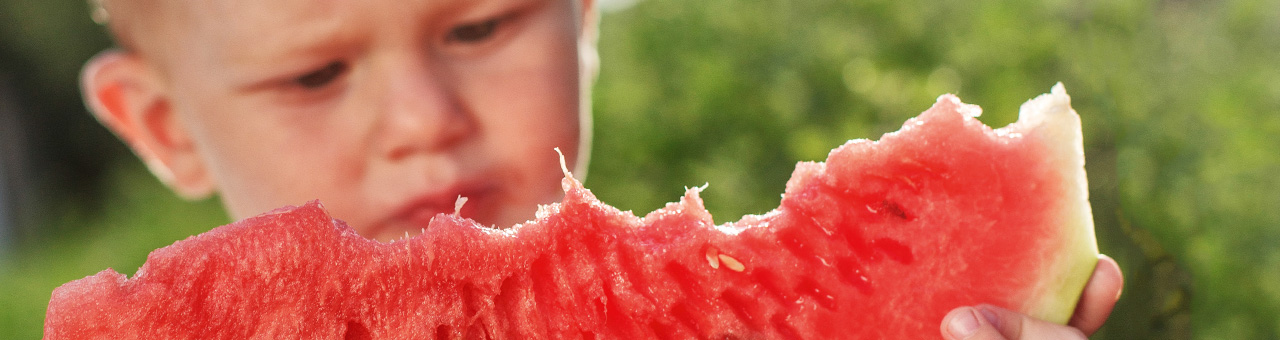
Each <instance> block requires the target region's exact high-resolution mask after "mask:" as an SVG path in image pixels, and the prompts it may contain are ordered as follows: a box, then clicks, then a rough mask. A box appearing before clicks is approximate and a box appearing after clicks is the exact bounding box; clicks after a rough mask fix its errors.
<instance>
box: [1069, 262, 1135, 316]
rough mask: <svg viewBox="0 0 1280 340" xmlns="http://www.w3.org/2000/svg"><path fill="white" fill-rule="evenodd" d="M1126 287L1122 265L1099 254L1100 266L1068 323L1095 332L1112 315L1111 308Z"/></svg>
mask: <svg viewBox="0 0 1280 340" xmlns="http://www.w3.org/2000/svg"><path fill="white" fill-rule="evenodd" d="M1123 288H1124V275H1123V274H1121V273H1120V265H1118V264H1116V260H1113V259H1111V258H1110V257H1108V256H1106V255H1098V266H1097V267H1096V268H1094V270H1093V276H1091V277H1089V283H1088V284H1086V285H1085V286H1084V293H1083V294H1081V295H1080V302H1079V304H1077V305H1076V311H1075V314H1072V315H1071V321H1069V322H1067V324H1068V325H1071V326H1072V327H1075V328H1078V329H1080V330H1081V331H1082V332H1084V334H1093V333H1094V332H1097V331H1098V328H1101V327H1102V324H1103V323H1104V322H1106V321H1107V317H1108V316H1110V315H1111V309H1112V308H1114V307H1115V306H1116V301H1117V300H1119V299H1120V292H1121V290H1122V289H1123Z"/></svg>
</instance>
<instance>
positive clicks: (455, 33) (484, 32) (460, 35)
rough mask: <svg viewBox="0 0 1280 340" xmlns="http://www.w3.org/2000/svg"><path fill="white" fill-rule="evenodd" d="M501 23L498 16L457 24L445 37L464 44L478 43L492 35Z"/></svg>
mask: <svg viewBox="0 0 1280 340" xmlns="http://www.w3.org/2000/svg"><path fill="white" fill-rule="evenodd" d="M501 23H502V21H501V19H500V18H498V19H489V20H485V21H482V22H477V23H471V24H465V25H461V26H457V27H454V28H453V29H452V30H449V35H448V36H446V37H445V40H448V41H451V42H460V43H464V44H465V43H478V42H481V41H484V40H486V39H489V38H490V37H492V36H493V32H494V31H496V30H497V28H498V25H499V24H501Z"/></svg>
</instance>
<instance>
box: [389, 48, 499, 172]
mask: <svg viewBox="0 0 1280 340" xmlns="http://www.w3.org/2000/svg"><path fill="white" fill-rule="evenodd" d="M403 71H404V72H401V73H399V74H392V75H390V77H391V78H392V79H393V81H391V82H390V85H391V86H389V88H388V89H387V94H386V95H387V96H388V97H387V106H386V111H385V115H383V124H382V125H383V129H381V130H382V132H383V136H381V138H382V139H384V141H385V142H386V143H387V148H386V150H387V151H386V152H387V155H388V157H390V158H391V159H393V160H394V159H401V158H404V157H407V156H409V155H412V154H414V153H423V152H425V153H431V152H438V151H441V150H445V149H448V148H450V147H453V146H455V145H457V144H458V143H459V142H461V141H463V140H465V139H466V138H467V137H469V136H471V135H473V134H474V133H475V132H476V128H477V126H476V120H475V117H474V115H473V113H472V112H470V108H469V107H468V105H466V103H465V102H464V101H463V99H462V98H461V97H460V96H459V93H458V91H457V88H456V86H455V85H456V82H454V81H452V80H451V79H450V77H449V76H448V75H447V74H444V72H441V71H438V70H430V69H427V68H424V69H421V70H403Z"/></svg>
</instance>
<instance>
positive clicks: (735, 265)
mask: <svg viewBox="0 0 1280 340" xmlns="http://www.w3.org/2000/svg"><path fill="white" fill-rule="evenodd" d="M718 257H719V258H720V262H722V263H724V267H725V268H729V270H732V271H735V272H739V273H741V272H742V271H743V270H745V269H747V267H746V266H743V265H742V262H739V261H738V259H735V258H733V257H730V256H729V255H725V254H720V256H718ZM712 267H717V266H712Z"/></svg>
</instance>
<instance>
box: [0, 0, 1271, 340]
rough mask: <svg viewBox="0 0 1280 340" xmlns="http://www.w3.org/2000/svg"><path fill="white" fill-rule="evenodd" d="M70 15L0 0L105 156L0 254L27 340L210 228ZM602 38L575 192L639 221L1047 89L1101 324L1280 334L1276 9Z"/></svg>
mask: <svg viewBox="0 0 1280 340" xmlns="http://www.w3.org/2000/svg"><path fill="white" fill-rule="evenodd" d="M86 12H87V10H85V8H84V5H83V2H80V1H73V0H60V1H48V2H21V1H16V2H15V1H0V19H3V20H0V21H3V22H5V23H6V25H9V27H6V29H2V30H0V52H4V53H5V54H4V55H7V56H9V57H8V58H9V59H4V60H6V64H4V65H0V66H3V68H2V69H0V71H3V72H8V73H12V74H14V76H13V77H14V78H15V79H18V80H19V81H22V85H24V86H34V87H37V88H38V89H37V90H33V93H52V94H49V95H47V97H39V98H38V99H39V100H36V101H35V102H34V103H28V105H29V106H31V107H35V108H36V109H33V110H36V111H38V110H40V109H42V108H44V109H46V110H61V111H68V112H69V113H68V112H62V113H63V114H64V115H65V116H66V117H70V118H65V121H66V122H69V123H66V124H46V125H49V126H46V128H55V129H65V130H55V132H53V134H54V135H57V136H60V137H63V138H61V139H58V140H64V139H65V140H70V142H64V143H69V144H68V145H80V146H83V147H84V148H86V149H88V150H106V151H100V152H92V153H89V154H91V155H90V156H86V155H83V153H85V152H83V151H80V152H77V151H67V150H62V152H63V153H61V154H59V155H65V157H68V158H73V159H76V160H81V162H84V161H83V159H85V157H89V158H88V159H91V160H94V161H95V162H94V163H92V164H97V165H98V166H97V167H86V168H87V169H91V170H96V171H97V173H96V174H95V175H93V176H89V177H88V178H92V179H93V180H92V181H77V182H70V183H73V184H74V185H66V184H61V185H60V184H57V183H55V184H48V185H46V186H43V187H42V188H47V189H48V190H50V193H48V194H47V195H48V197H51V198H50V199H49V201H52V202H57V203H53V204H46V205H47V207H48V209H49V210H47V213H44V214H42V216H46V217H45V218H43V219H41V220H40V221H39V227H40V230H43V231H42V232H34V233H28V234H24V235H25V236H24V238H23V241H24V242H22V243H20V244H18V245H17V247H16V250H14V251H12V252H11V253H10V254H8V255H7V256H6V257H5V259H6V260H5V261H3V263H0V287H3V289H0V305H3V306H8V307H7V308H0V335H12V336H11V337H13V338H37V337H39V334H40V326H41V323H42V321H43V315H44V306H45V304H46V303H47V301H48V296H49V292H50V291H51V290H52V289H53V288H54V287H56V286H57V285H59V284H61V283H63V282H66V281H69V280H73V279H77V278H80V277H83V276H86V275H90V274H93V273H95V272H97V271H99V270H102V269H105V268H108V267H111V268H116V269H117V270H119V271H122V272H125V273H129V274H132V272H133V271H134V270H135V268H137V267H138V266H139V265H141V263H142V262H143V261H144V259H145V255H146V254H147V253H148V252H149V251H150V250H152V249H155V248H157V247H161V246H164V245H167V244H169V243H172V242H173V241H176V240H179V239H182V238H185V237H186V236H187V235H191V234H194V233H198V232H201V231H203V230H207V229H209V228H211V227H213V226H216V225H219V224H222V223H225V222H226V217H225V216H224V215H223V213H222V211H221V208H220V207H218V205H217V203H216V202H215V201H206V202H198V203H186V202H181V201H180V200H178V199H177V198H176V197H174V196H173V195H172V194H170V193H168V192H167V191H166V190H165V189H164V188H163V187H162V186H160V185H159V184H157V183H156V181H155V180H154V179H151V178H150V177H149V176H150V175H148V174H146V172H145V170H144V169H143V167H142V166H141V165H140V164H138V162H137V161H136V160H133V159H132V158H130V156H128V155H127V154H126V153H123V152H121V151H120V150H122V149H121V148H119V143H118V142H114V141H110V136H109V135H108V134H106V133H105V132H103V131H102V130H101V129H100V128H94V127H92V126H93V124H94V123H93V122H92V120H91V119H90V118H89V117H88V116H87V115H85V114H84V113H83V112H80V111H77V110H82V109H79V108H78V105H79V104H78V98H77V97H75V96H74V93H75V87H74V86H75V70H76V68H77V67H78V66H79V64H80V63H82V62H83V61H84V60H85V59H87V58H88V56H89V55H90V54H92V53H93V52H95V51H97V50H99V49H101V48H103V47H105V44H106V43H105V41H106V40H105V38H104V37H102V35H101V32H100V31H96V30H95V29H94V28H93V27H92V24H91V23H90V22H89V19H88V16H87V14H86ZM600 48H601V56H602V62H603V69H602V73H601V76H600V79H599V82H598V84H597V86H596V94H595V111H596V129H595V137H596V138H595V149H594V152H593V161H592V164H591V171H590V177H589V178H588V180H587V183H586V184H587V186H588V187H590V188H593V190H594V191H595V192H596V193H597V195H599V196H600V198H601V199H603V200H605V201H606V202H610V203H612V204H615V205H617V206H619V207H621V208H623V209H631V210H634V211H637V212H640V213H642V212H645V211H650V210H652V209H655V208H657V207H660V206H661V205H662V203H663V202H666V201H670V200H675V199H676V198H677V197H678V195H679V194H680V193H681V192H682V188H683V187H685V186H697V185H701V184H703V183H710V188H709V189H708V190H707V191H706V192H705V194H704V198H705V199H706V201H707V205H708V207H709V208H710V209H711V210H712V212H714V213H716V214H717V216H720V218H719V220H717V222H725V221H728V220H730V219H736V216H740V215H742V214H748V213H761V212H765V211H767V210H769V209H771V208H772V207H774V206H776V205H777V203H778V201H779V193H781V192H782V188H783V186H784V184H785V182H786V179H787V178H788V176H789V174H790V172H791V169H792V168H793V166H794V164H795V162H797V161H807V160H821V159H823V158H825V155H826V152H827V151H828V150H830V149H831V148H833V147H835V146H837V145H840V144H841V143H843V142H844V141H845V140H847V139H851V138H877V137H878V136H879V135H880V134H882V133H885V132H888V131H892V130H895V129H897V127H898V126H900V124H901V123H902V122H903V121H904V120H905V119H907V118H909V117H912V116H914V115H916V114H917V113H919V112H920V111H922V110H924V109H926V108H928V107H929V105H931V104H932V103H933V100H934V99H935V98H936V97H937V96H938V95H939V94H942V93H945V92H953V93H957V94H959V95H960V96H961V97H962V98H964V99H965V100H966V101H967V102H970V103H975V104H979V105H982V106H983V107H984V109H985V114H984V115H983V117H982V119H983V120H984V121H985V122H987V123H988V124H990V125H993V126H1002V125H1004V124H1007V123H1010V122H1012V121H1013V120H1014V119H1016V112H1017V107H1018V105H1020V104H1021V103H1022V102H1023V101H1025V100H1026V99H1028V98H1032V97H1034V96H1035V95H1037V94H1039V93H1043V92H1046V91H1048V89H1049V87H1050V86H1051V85H1053V84H1054V83H1055V82H1058V81H1061V82H1063V83H1065V85H1066V87H1067V89H1068V91H1069V92H1070V93H1071V94H1072V97H1073V105H1074V106H1075V107H1076V109H1077V111H1079V112H1080V113H1081V115H1082V116H1083V119H1084V124H1085V130H1086V131H1085V138H1086V149H1087V150H1086V156H1087V168H1088V171H1089V180H1090V187H1091V188H1090V189H1091V195H1092V197H1091V200H1092V202H1093V204H1094V215H1095V219H1096V221H1097V224H1098V225H1097V228H1098V230H1097V232H1098V236H1099V240H1100V243H1101V244H1100V246H1101V248H1102V251H1103V252H1104V253H1108V254H1111V255H1112V256H1113V257H1115V258H1116V259H1117V260H1118V261H1119V262H1120V264H1121V266H1122V267H1123V268H1124V270H1125V274H1126V287H1125V292H1124V297H1123V298H1122V299H1121V300H1120V303H1119V305H1118V306H1117V308H1116V310H1115V312H1114V314H1112V318H1111V320H1110V322H1109V323H1108V325H1107V326H1105V327H1104V328H1103V330H1102V331H1101V332H1100V333H1099V334H1098V335H1097V336H1095V338H1097V339H1184V338H1196V339H1276V338H1280V322H1277V321H1276V320H1277V318H1276V316H1277V315H1280V230H1277V229H1276V228H1277V226H1280V175H1278V174H1280V138H1276V137H1275V136H1280V1H1276V0H1267V1H1263V0H1234V1H1188V0H1182V1H1138V0H1134V1H1105V0H1104V1H1067V0H1045V1H995V0H971V1H919V0H901V1H890V0H867V1H847V0H846V1H829V0H814V1H777V0H773V1H741V0H699V1H682V0H645V1H642V2H640V3H638V4H637V5H636V6H635V7H633V8H630V9H627V10H624V11H620V12H615V13H607V14H605V15H604V19H603V27H602V34H601V41H600ZM11 60H18V61H20V62H21V64H14V63H10V62H9V61H11ZM16 65H21V67H19V66H16ZM30 65H35V66H34V67H32V66H30ZM3 72H0V73H3ZM28 80H29V82H28ZM28 98H30V97H28ZM45 101H53V102H56V103H62V104H41V103H44V102H45ZM65 102H70V103H72V104H73V105H70V107H74V109H65V108H67V107H68V105H67V104H65ZM42 105H49V106H48V107H52V109H50V108H48V107H46V106H42ZM59 105H61V106H59ZM61 111H59V112H61ZM58 122H61V121H58ZM86 126H87V127H86ZM68 135H73V136H76V138H66V136H68ZM103 144H107V145H112V146H110V147H103V146H102V145H103ZM40 147H41V146H36V148H37V149H38V148H40ZM104 148H106V149H104ZM42 152H43V151H42ZM94 155H96V157H99V158H93V157H92V156H94ZM100 155H107V156H100ZM108 156H109V157H108ZM77 157H79V158H77ZM100 158H106V160H101V159H100ZM55 161H56V162H60V161H61V160H57V159H55ZM50 176H52V175H50ZM57 181H58V180H47V182H57ZM83 192H87V193H91V194H77V193H83ZM85 196H88V197H89V198H85ZM5 337H10V336H5Z"/></svg>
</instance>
